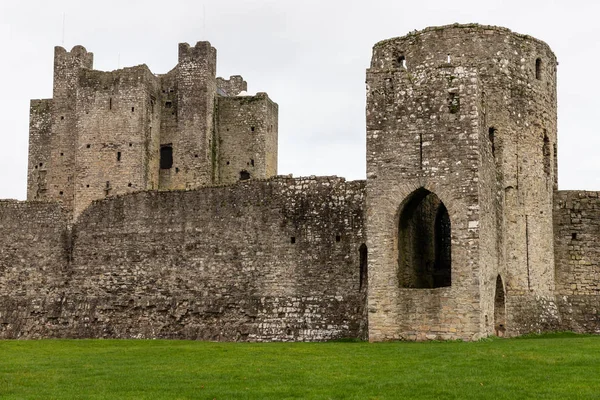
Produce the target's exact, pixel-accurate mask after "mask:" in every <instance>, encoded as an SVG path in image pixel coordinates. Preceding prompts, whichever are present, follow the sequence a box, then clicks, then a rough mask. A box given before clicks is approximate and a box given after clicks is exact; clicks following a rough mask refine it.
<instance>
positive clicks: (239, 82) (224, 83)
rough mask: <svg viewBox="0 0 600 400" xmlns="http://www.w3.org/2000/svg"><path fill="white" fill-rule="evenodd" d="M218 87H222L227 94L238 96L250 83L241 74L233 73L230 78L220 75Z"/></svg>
mask: <svg viewBox="0 0 600 400" xmlns="http://www.w3.org/2000/svg"><path fill="white" fill-rule="evenodd" d="M217 89H220V90H221V91H222V92H223V94H224V95H226V96H237V95H238V94H240V93H241V92H245V91H247V90H248V83H247V82H246V81H245V80H244V78H242V76H241V75H232V76H230V77H229V79H223V78H221V77H218V78H217Z"/></svg>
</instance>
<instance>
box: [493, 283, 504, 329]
mask: <svg viewBox="0 0 600 400" xmlns="http://www.w3.org/2000/svg"><path fill="white" fill-rule="evenodd" d="M505 298H506V296H505V294H504V284H503V283H502V278H501V277H500V275H498V277H497V278H496V294H495V296H494V331H495V334H496V336H499V337H502V336H504V334H505V332H506V300H505Z"/></svg>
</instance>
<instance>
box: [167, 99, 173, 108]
mask: <svg viewBox="0 0 600 400" xmlns="http://www.w3.org/2000/svg"><path fill="white" fill-rule="evenodd" d="M172 106H173V103H172V102H170V101H165V107H166V108H171V107H172Z"/></svg>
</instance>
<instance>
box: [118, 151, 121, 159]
mask: <svg viewBox="0 0 600 400" xmlns="http://www.w3.org/2000/svg"><path fill="white" fill-rule="evenodd" d="M117 161H121V152H120V151H117Z"/></svg>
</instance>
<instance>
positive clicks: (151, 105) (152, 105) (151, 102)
mask: <svg viewBox="0 0 600 400" xmlns="http://www.w3.org/2000/svg"><path fill="white" fill-rule="evenodd" d="M150 112H151V113H152V114H154V100H150Z"/></svg>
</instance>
